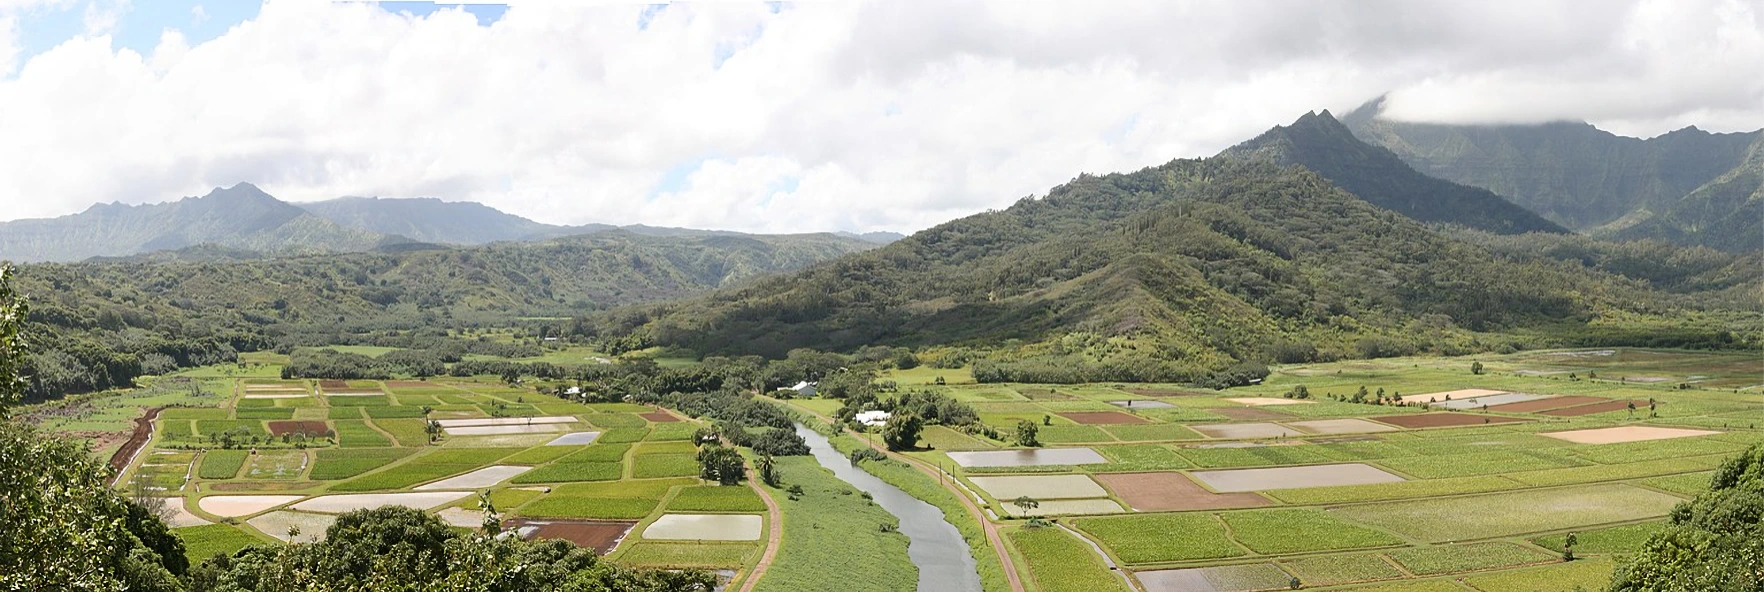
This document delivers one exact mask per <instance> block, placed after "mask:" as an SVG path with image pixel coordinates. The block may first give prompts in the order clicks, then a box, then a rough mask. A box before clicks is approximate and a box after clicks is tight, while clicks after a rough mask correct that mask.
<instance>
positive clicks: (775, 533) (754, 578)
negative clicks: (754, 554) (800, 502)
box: [741, 479, 784, 592]
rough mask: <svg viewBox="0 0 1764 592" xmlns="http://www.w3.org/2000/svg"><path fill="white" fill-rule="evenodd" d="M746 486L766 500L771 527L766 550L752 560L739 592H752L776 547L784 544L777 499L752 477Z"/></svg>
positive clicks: (774, 556) (782, 512)
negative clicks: (757, 559) (752, 562)
mask: <svg viewBox="0 0 1764 592" xmlns="http://www.w3.org/2000/svg"><path fill="white" fill-rule="evenodd" d="M747 486H748V487H751V488H753V491H754V493H757V494H759V497H760V500H761V501H764V502H766V520H768V521H770V523H771V526H772V528H771V531H770V535H769V536H767V537H766V552H765V553H762V554H760V558H759V561H756V562H754V564H753V569H752V570H750V571H748V572H747V580H746V581H744V582H742V583H741V592H753V587H754V586H758V585H759V581H760V578H761V577H764V576H765V575H766V569H767V568H769V567H771V566H772V559H774V558H776V557H777V556H778V549H780V548H783V546H784V511H783V510H781V509H779V508H778V502H777V500H774V499H772V494H771V492H768V491H766V488H764V487H761V486H760V485H759V484H758V483H754V482H753V480H752V479H748V480H747Z"/></svg>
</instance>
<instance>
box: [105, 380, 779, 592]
mask: <svg viewBox="0 0 1764 592" xmlns="http://www.w3.org/2000/svg"><path fill="white" fill-rule="evenodd" d="M202 386H203V389H202V390H203V391H204V392H205V393H206V394H205V395H201V396H197V395H191V394H189V392H186V391H169V393H168V394H162V395H158V396H160V397H161V398H163V399H164V400H163V401H160V400H154V401H148V402H149V403H169V406H167V408H165V409H164V410H162V411H161V412H160V413H159V415H158V417H157V418H156V419H155V420H154V422H153V423H152V426H153V429H152V432H151V438H150V439H148V440H147V442H146V444H145V446H144V447H143V448H142V449H141V452H140V453H139V454H135V455H133V456H132V460H131V461H130V462H129V464H128V465H127V469H126V470H125V472H124V473H123V474H122V475H121V478H120V482H122V483H125V484H130V485H133V486H134V487H133V490H134V491H135V492H136V494H137V495H150V496H156V497H163V498H167V508H168V510H167V514H168V515H170V516H171V522H172V524H173V526H174V527H175V528H174V532H177V533H178V534H179V535H180V536H182V537H183V538H184V539H185V541H186V545H187V548H188V553H189V555H190V559H191V560H192V562H196V561H201V560H203V559H205V558H206V557H208V556H210V555H213V554H216V553H230V552H233V551H236V550H238V549H240V548H242V547H244V546H246V545H250V544H272V543H277V542H279V541H287V540H290V539H294V540H301V541H310V540H314V539H317V538H320V537H323V536H324V534H325V529H326V527H327V526H328V525H329V524H330V523H331V522H333V521H335V520H336V517H337V515H339V514H341V513H344V512H348V511H351V510H355V509H361V508H372V507H379V506H383V505H402V506H408V507H414V508H418V509H423V510H428V511H431V512H433V513H435V514H436V515H437V516H439V517H440V518H441V519H443V520H444V521H446V522H448V523H449V524H451V525H453V526H455V527H457V528H460V529H477V528H479V527H480V526H481V525H482V524H483V521H484V513H483V512H482V508H481V506H480V494H481V493H484V492H488V494H489V496H490V501H491V502H492V504H493V505H494V507H495V509H496V510H497V512H498V513H499V515H500V516H501V517H502V518H503V524H504V527H505V529H506V530H514V531H516V532H518V533H520V534H521V535H522V536H526V537H528V538H551V539H565V540H569V541H572V542H575V543H576V544H578V545H582V546H587V547H594V548H596V549H598V550H599V551H600V552H602V553H605V554H608V555H609V557H611V558H612V559H615V560H618V561H622V562H624V563H627V564H632V565H642V566H652V567H664V568H688V567H689V568H707V569H717V570H726V571H725V572H724V573H725V574H733V575H735V576H736V577H741V576H744V575H745V574H746V571H745V570H747V569H748V568H751V567H752V565H753V564H754V563H755V562H756V561H757V560H758V558H759V556H760V554H761V551H762V550H763V542H762V541H763V540H764V539H763V538H762V537H763V534H764V533H765V532H768V530H767V529H769V528H773V527H774V526H772V525H768V524H766V523H765V511H766V506H765V504H764V503H763V502H762V500H761V499H760V497H759V495H758V494H756V493H755V492H754V490H753V489H751V488H749V487H748V486H746V485H741V486H734V487H719V486H716V485H715V484H714V483H713V484H707V483H706V482H702V481H700V480H699V479H698V478H697V474H698V465H697V463H696V461H695V460H694V454H695V453H696V448H695V447H694V445H693V443H692V441H691V440H692V437H693V433H694V432H695V431H696V430H697V429H698V428H700V427H701V424H700V423H698V422H695V421H692V420H690V419H687V418H685V417H682V416H679V415H676V414H673V413H670V412H667V411H665V410H660V409H657V408H654V407H649V406H642V405H633V404H626V403H601V404H579V403H574V402H568V401H564V400H561V399H557V398H554V397H550V396H545V395H539V394H536V393H535V392H533V391H532V390H530V389H517V388H512V387H509V386H506V385H504V384H502V383H501V382H498V381H493V380H492V379H489V378H485V379H482V380H473V379H457V378H455V379H446V380H434V381H336V380H278V379H275V378H269V377H258V376H253V377H237V378H205V379H203V380H202ZM162 390H163V389H162ZM127 420H128V418H125V419H124V421H127ZM84 421H102V420H99V419H90V420H84ZM76 427H78V426H77V425H76Z"/></svg>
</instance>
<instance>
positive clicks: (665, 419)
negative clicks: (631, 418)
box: [637, 411, 680, 423]
mask: <svg viewBox="0 0 1764 592" xmlns="http://www.w3.org/2000/svg"><path fill="white" fill-rule="evenodd" d="M637 416H638V417H641V418H643V419H647V420H649V421H652V422H655V423H669V422H675V421H680V418H678V417H674V416H673V414H671V413H668V412H666V411H651V412H649V413H639V414H637Z"/></svg>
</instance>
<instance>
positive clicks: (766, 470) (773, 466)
mask: <svg viewBox="0 0 1764 592" xmlns="http://www.w3.org/2000/svg"><path fill="white" fill-rule="evenodd" d="M753 468H754V470H755V471H756V472H758V473H759V476H760V481H761V482H763V483H765V484H766V485H768V486H771V487H777V486H778V484H779V483H780V482H781V481H780V479H779V478H778V461H776V460H773V459H772V455H770V454H762V455H760V457H759V460H756V461H754V463H753Z"/></svg>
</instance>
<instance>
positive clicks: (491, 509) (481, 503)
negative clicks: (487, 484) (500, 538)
mask: <svg viewBox="0 0 1764 592" xmlns="http://www.w3.org/2000/svg"><path fill="white" fill-rule="evenodd" d="M478 509H479V511H482V512H483V513H484V522H483V524H482V525H480V528H479V530H480V532H483V533H484V535H485V536H496V535H499V534H502V515H501V514H498V513H497V512H496V502H494V501H491V499H490V490H488V489H486V490H483V491H480V492H478Z"/></svg>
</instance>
